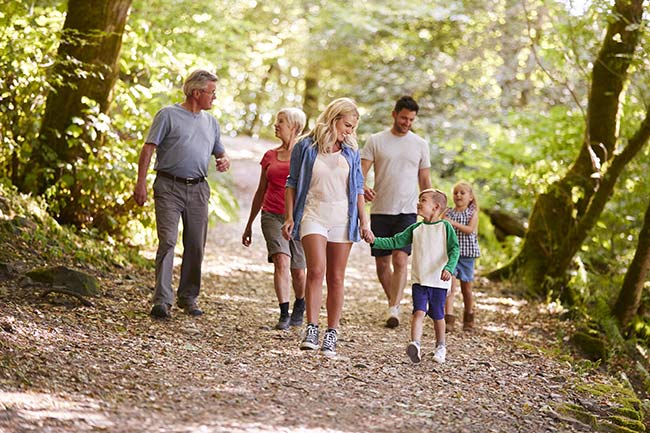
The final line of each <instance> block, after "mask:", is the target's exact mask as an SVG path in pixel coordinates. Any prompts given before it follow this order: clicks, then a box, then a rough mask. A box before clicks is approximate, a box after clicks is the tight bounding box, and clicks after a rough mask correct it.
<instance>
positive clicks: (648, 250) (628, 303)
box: [613, 205, 650, 327]
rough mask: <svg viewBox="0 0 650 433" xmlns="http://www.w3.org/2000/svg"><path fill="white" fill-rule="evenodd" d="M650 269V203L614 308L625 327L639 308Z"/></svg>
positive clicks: (615, 314) (616, 315) (615, 313)
mask: <svg viewBox="0 0 650 433" xmlns="http://www.w3.org/2000/svg"><path fill="white" fill-rule="evenodd" d="M648 269H650V205H649V206H648V208H647V209H646V211H645V218H644V219H643V227H641V232H639V240H638V243H637V247H636V252H635V253H634V258H633V259H632V263H630V266H629V267H628V269H627V273H626V274H625V279H624V280H623V286H622V287H621V291H620V292H619V295H618V298H617V299H616V302H615V304H614V308H613V312H614V316H615V317H616V318H617V319H618V321H619V323H620V324H621V325H622V326H623V327H625V326H627V325H629V323H630V321H631V320H632V318H633V317H634V316H635V315H636V314H637V312H638V310H639V305H641V294H642V293H643V286H644V284H645V281H646V277H647V275H648Z"/></svg>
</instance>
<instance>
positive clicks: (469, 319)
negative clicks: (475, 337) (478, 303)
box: [463, 311, 474, 331]
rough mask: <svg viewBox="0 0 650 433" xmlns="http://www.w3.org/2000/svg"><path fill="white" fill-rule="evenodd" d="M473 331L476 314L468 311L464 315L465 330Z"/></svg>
mask: <svg viewBox="0 0 650 433" xmlns="http://www.w3.org/2000/svg"><path fill="white" fill-rule="evenodd" d="M472 329H474V313H473V312H471V313H470V312H467V311H466V312H465V314H463V330H464V331H471V330H472Z"/></svg>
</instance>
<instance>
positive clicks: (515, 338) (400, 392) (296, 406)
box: [0, 139, 600, 433]
mask: <svg viewBox="0 0 650 433" xmlns="http://www.w3.org/2000/svg"><path fill="white" fill-rule="evenodd" d="M269 147H270V145H269V144H268V143H262V142H259V141H255V140H242V139H240V140H229V141H228V142H227V148H228V151H229V154H230V155H231V158H232V176H233V178H234V180H235V185H236V187H235V191H236V195H237V196H238V198H239V199H240V200H241V203H242V209H241V219H240V220H239V221H235V222H233V223H229V224H219V225H218V226H217V227H214V228H212V229H211V230H210V235H209V241H208V245H207V248H206V258H205V267H204V278H203V284H204V285H203V289H202V294H201V298H200V305H201V306H202V307H203V309H204V310H205V313H206V314H205V315H204V316H202V317H200V318H191V317H188V316H185V315H183V314H180V312H178V310H176V309H174V310H173V317H172V318H171V319H170V320H168V321H154V320H151V319H150V318H149V317H148V311H149V308H150V304H149V303H150V295H151V290H152V285H153V273H148V274H147V275H129V274H127V273H126V272H124V273H123V274H120V273H116V274H114V275H107V276H105V278H104V281H103V291H104V297H103V298H102V299H101V300H99V301H98V302H97V305H96V308H94V309H93V308H88V307H80V306H79V305H78V304H77V303H76V302H74V301H69V300H62V301H59V302H54V303H52V302H46V301H45V300H42V299H40V298H35V297H33V298H28V302H25V299H22V300H15V302H13V301H12V300H11V298H8V299H9V302H7V303H6V304H5V305H3V306H0V308H1V309H2V311H0V319H1V321H3V323H2V324H3V328H5V331H7V328H9V329H10V330H11V332H9V331H7V332H4V333H3V332H2V331H0V337H2V340H0V343H2V347H5V348H11V350H12V354H13V357H12V359H14V360H17V361H12V362H14V364H13V365H8V364H7V362H4V363H0V365H1V366H3V367H4V368H6V370H5V371H4V372H2V375H0V409H1V410H2V411H0V432H36V431H38V432H61V433H69V432H84V431H102V432H115V433H121V432H160V433H163V432H179V433H180V432H204V433H212V432H235V433H236V432H287V433H294V432H308V433H322V432H331V433H339V432H340V433H348V432H420V431H436V432H481V433H483V432H556V431H557V432H573V431H589V430H590V428H589V427H587V426H586V425H584V424H582V423H580V422H578V421H576V420H572V419H571V418H568V417H565V416H562V415H559V413H560V412H561V410H560V408H561V407H562V405H564V404H570V403H576V402H578V401H580V402H581V403H583V404H584V403H585V402H589V401H590V399H592V397H589V396H585V395H584V392H581V391H579V389H580V385H581V384H582V383H583V382H584V380H585V377H584V376H580V375H579V374H578V373H577V372H576V371H574V370H572V369H571V366H570V365H569V364H568V363H565V362H560V361H557V360H555V359H553V358H550V357H546V356H545V355H544V352H543V348H544V347H550V346H552V345H553V344H554V340H555V333H556V329H555V328H554V325H553V321H551V320H548V318H544V315H540V314H539V313H538V312H537V311H536V309H535V308H534V307H533V306H531V305H528V304H527V303H525V302H523V301H518V300H514V299H510V298H507V297H504V296H502V295H500V294H499V293H497V292H496V289H494V287H493V286H491V285H487V284H481V283H479V284H478V285H477V290H476V298H477V305H478V314H477V320H478V329H477V330H476V331H475V332H472V333H465V332H462V331H456V332H453V333H450V334H449V336H448V360H447V362H446V363H445V364H436V363H434V362H433V360H432V358H431V351H432V347H433V344H434V336H433V327H432V323H430V322H428V323H426V325H425V335H424V338H423V354H424V358H423V360H422V362H421V363H419V364H412V363H411V362H410V360H409V359H408V357H407V356H406V355H405V353H404V349H405V345H406V343H407V342H408V335H409V328H408V323H409V320H408V314H405V315H404V320H403V323H402V324H401V325H400V326H399V327H398V328H397V329H393V330H391V329H386V328H385V327H384V326H383V320H384V313H385V309H386V305H385V298H384V294H383V291H382V290H381V287H380V286H379V284H378V282H377V280H376V277H375V271H374V264H373V260H372V258H371V257H370V255H369V248H368V246H367V245H366V244H363V243H359V244H356V245H355V246H354V248H353V251H352V254H351V257H350V261H349V267H348V270H347V279H346V298H345V305H344V311H343V320H342V323H341V329H340V343H339V347H338V352H339V353H338V355H337V357H335V358H327V357H325V356H322V355H321V354H320V353H318V352H303V351H300V350H299V348H298V345H299V342H300V341H301V329H290V330H288V331H276V330H274V329H273V328H272V327H273V325H274V323H275V321H276V319H277V301H276V299H275V295H274V292H273V286H272V272H273V269H272V266H271V265H270V264H268V263H267V262H266V252H265V246H264V240H263V237H262V235H261V232H260V229H259V217H258V219H257V221H256V223H255V231H254V241H253V242H254V243H253V245H252V246H251V247H250V248H245V247H243V246H242V245H241V233H242V230H243V227H244V225H245V219H246V217H247V215H248V210H249V206H250V199H251V198H252V195H253V193H254V190H255V188H256V185H257V180H258V176H259V160H260V158H261V155H262V153H263V151H264V150H266V149H268V148H269ZM409 293H410V292H409ZM19 301H20V302H19ZM404 302H405V303H404V306H403V310H405V311H406V312H408V311H409V310H410V296H407V297H406V299H405V301H404ZM458 306H459V307H460V305H458ZM324 313H325V312H324V311H323V315H324ZM323 321H324V320H323ZM0 361H2V359H1V358H0ZM592 404H593V405H594V406H598V404H600V403H599V402H595V401H594V402H592Z"/></svg>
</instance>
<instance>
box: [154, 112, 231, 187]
mask: <svg viewBox="0 0 650 433" xmlns="http://www.w3.org/2000/svg"><path fill="white" fill-rule="evenodd" d="M145 143H151V144H154V145H156V163H155V165H154V169H155V170H156V171H164V172H166V173H169V174H172V175H174V176H178V177H184V178H197V177H205V176H207V175H208V164H209V163H210V155H215V157H217V156H221V155H222V154H223V153H225V151H226V150H225V148H224V147H223V144H222V143H221V130H220V128H219V123H218V122H217V119H215V118H214V116H212V115H211V114H210V113H208V112H206V111H203V110H201V111H199V112H198V113H192V112H191V111H188V110H186V109H184V108H183V107H181V105H180V104H174V105H169V106H167V107H164V108H162V109H161V110H160V111H158V112H157V113H156V115H155V117H154V119H153V123H152V124H151V128H150V129H149V134H148V135H147V139H146V140H145Z"/></svg>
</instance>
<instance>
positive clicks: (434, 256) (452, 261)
mask: <svg viewBox="0 0 650 433" xmlns="http://www.w3.org/2000/svg"><path fill="white" fill-rule="evenodd" d="M409 244H413V252H412V255H413V263H412V265H411V282H412V283H413V284H420V285H422V286H428V287H436V288H440V289H447V290H449V289H450V288H451V279H449V281H442V280H441V279H440V275H441V274H442V271H443V269H446V270H448V271H449V272H450V273H451V274H452V275H453V274H454V270H455V269H456V263H458V256H459V254H460V249H459V247H458V238H457V236H456V231H455V230H454V228H453V226H452V225H451V223H450V222H449V221H446V220H439V221H434V222H430V223H429V222H425V221H420V222H417V223H415V224H412V225H410V226H408V227H407V228H406V230H404V231H403V232H400V233H397V234H396V235H395V236H392V237H389V238H379V237H378V238H375V242H374V243H373V244H372V245H371V247H373V248H377V249H381V250H396V249H398V248H402V247H405V246H407V245H409Z"/></svg>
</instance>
